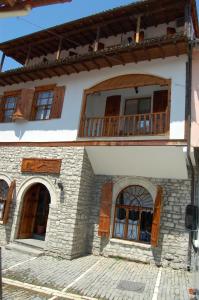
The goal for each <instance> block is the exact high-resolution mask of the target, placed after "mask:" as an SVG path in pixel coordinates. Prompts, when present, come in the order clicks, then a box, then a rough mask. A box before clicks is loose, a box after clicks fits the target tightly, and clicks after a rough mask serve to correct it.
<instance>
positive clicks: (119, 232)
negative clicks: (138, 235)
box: [114, 208, 126, 238]
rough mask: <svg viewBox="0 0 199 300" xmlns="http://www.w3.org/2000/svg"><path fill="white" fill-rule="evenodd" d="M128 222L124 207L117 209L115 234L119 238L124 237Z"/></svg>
mask: <svg viewBox="0 0 199 300" xmlns="http://www.w3.org/2000/svg"><path fill="white" fill-rule="evenodd" d="M125 223H126V210H125V209H123V208H117V209H116V218H115V228H114V235H115V237H118V238H124V229H125Z"/></svg>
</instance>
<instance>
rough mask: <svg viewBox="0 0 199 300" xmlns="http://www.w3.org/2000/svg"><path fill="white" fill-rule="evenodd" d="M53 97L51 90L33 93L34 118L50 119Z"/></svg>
mask: <svg viewBox="0 0 199 300" xmlns="http://www.w3.org/2000/svg"><path fill="white" fill-rule="evenodd" d="M53 98H54V91H53V90H46V91H38V92H36V93H35V117H34V119H35V120H48V119H50V114H51V109H52V104H53Z"/></svg>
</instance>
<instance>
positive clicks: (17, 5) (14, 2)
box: [0, 0, 71, 12]
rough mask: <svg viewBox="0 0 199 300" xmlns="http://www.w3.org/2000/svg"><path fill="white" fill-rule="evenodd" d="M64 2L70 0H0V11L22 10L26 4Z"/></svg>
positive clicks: (36, 5)
mask: <svg viewBox="0 0 199 300" xmlns="http://www.w3.org/2000/svg"><path fill="white" fill-rule="evenodd" d="M64 2H71V0H0V12H9V11H16V10H23V9H25V8H26V7H27V6H29V7H30V8H35V7H39V6H44V5H51V4H56V3H64Z"/></svg>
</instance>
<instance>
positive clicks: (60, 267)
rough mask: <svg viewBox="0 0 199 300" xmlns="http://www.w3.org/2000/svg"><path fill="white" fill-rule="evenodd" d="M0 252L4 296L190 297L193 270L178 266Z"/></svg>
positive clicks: (179, 299) (164, 299) (22, 299)
mask: <svg viewBox="0 0 199 300" xmlns="http://www.w3.org/2000/svg"><path fill="white" fill-rule="evenodd" d="M2 257H3V260H2V265H3V266H2V267H3V282H4V288H3V291H4V297H3V299H20V300H25V299H31V300H32V299H34V300H44V299H51V300H54V299H57V300H58V299H59V300H61V299H100V300H109V299H110V300H131V299H132V300H168V299H169V300H188V299H189V296H188V288H190V287H191V274H190V273H188V272H186V271H182V270H180V271H177V270H171V269H162V268H157V267H155V266H150V265H144V264H138V263H134V262H129V261H124V260H121V259H114V258H103V257H97V256H85V257H82V258H78V259H75V260H72V261H68V260H63V259H57V258H53V257H49V256H40V257H37V258H36V257H32V256H29V255H26V254H21V253H19V252H14V251H13V250H12V251H11V250H5V249H3V251H2ZM25 285H26V289H24V287H25ZM42 289H46V290H43V293H42ZM40 291H41V292H40ZM53 293H54V294H53ZM59 293H60V294H59ZM61 293H63V297H62V296H61Z"/></svg>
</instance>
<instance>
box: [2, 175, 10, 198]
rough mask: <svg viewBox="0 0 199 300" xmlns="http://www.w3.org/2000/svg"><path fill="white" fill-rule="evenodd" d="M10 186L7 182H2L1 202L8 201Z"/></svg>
mask: <svg viewBox="0 0 199 300" xmlns="http://www.w3.org/2000/svg"><path fill="white" fill-rule="evenodd" d="M8 189H9V187H8V184H7V182H6V181H5V180H2V179H1V180H0V200H2V199H6V197H7V194H8Z"/></svg>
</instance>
